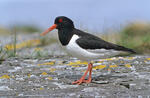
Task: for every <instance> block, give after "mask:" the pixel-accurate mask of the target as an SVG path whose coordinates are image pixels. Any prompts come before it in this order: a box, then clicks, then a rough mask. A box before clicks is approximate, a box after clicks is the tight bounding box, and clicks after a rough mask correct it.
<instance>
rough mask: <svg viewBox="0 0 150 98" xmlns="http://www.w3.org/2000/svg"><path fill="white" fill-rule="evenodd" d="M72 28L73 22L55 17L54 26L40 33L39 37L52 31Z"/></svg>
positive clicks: (63, 17)
mask: <svg viewBox="0 0 150 98" xmlns="http://www.w3.org/2000/svg"><path fill="white" fill-rule="evenodd" d="M72 28H74V24H73V21H72V20H71V19H69V18H67V17H65V16H59V17H56V19H55V21H54V24H53V25H52V26H51V27H49V28H48V29H47V30H46V31H44V32H43V33H41V35H46V34H47V33H48V32H50V31H52V30H54V29H58V30H61V29H72Z"/></svg>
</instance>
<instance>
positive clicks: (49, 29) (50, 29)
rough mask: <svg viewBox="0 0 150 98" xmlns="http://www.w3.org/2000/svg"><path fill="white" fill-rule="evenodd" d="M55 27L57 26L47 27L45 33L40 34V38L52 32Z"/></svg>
mask: <svg viewBox="0 0 150 98" xmlns="http://www.w3.org/2000/svg"><path fill="white" fill-rule="evenodd" d="M56 27H57V25H56V24H53V25H52V26H51V27H49V28H48V29H47V30H46V31H44V32H42V33H41V34H40V35H41V36H44V35H46V34H47V33H48V32H50V31H52V30H54V29H55V28H56Z"/></svg>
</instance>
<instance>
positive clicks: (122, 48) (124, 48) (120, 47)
mask: <svg viewBox="0 0 150 98" xmlns="http://www.w3.org/2000/svg"><path fill="white" fill-rule="evenodd" d="M116 48H117V50H120V51H126V52H130V53H133V54H135V53H136V52H135V51H134V50H133V49H129V48H126V47H123V46H119V45H117V47H116Z"/></svg>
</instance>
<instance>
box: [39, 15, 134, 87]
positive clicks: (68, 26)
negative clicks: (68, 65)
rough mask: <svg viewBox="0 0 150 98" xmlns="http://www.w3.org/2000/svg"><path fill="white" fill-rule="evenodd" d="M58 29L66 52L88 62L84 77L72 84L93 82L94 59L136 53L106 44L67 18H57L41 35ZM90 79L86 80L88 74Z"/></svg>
mask: <svg viewBox="0 0 150 98" xmlns="http://www.w3.org/2000/svg"><path fill="white" fill-rule="evenodd" d="M55 28H56V29H58V37H59V41H60V43H61V44H62V46H63V47H64V48H65V49H66V51H67V52H68V53H69V54H70V55H72V56H74V57H77V58H79V59H80V60H84V61H88V62H89V64H88V68H87V70H86V72H85V73H84V75H83V76H82V77H81V78H80V79H79V80H77V81H75V82H73V83H72V84H81V83H90V82H91V80H92V77H91V73H92V66H93V65H92V63H90V61H91V60H93V59H100V58H106V57H110V56H115V55H117V54H119V53H121V52H130V53H135V51H133V50H132V49H129V48H125V47H123V46H119V45H116V44H113V43H110V42H106V41H104V40H102V39H101V38H99V37H96V36H94V35H92V34H89V33H86V32H84V31H81V30H79V29H76V28H75V27H74V24H73V21H72V20H71V19H69V18H67V17H65V16H59V17H56V19H55V22H54V25H52V26H51V27H50V28H48V29H47V30H46V31H45V32H43V33H41V35H45V34H47V33H48V32H50V31H52V30H53V29H55ZM88 72H89V77H88V79H87V80H85V77H86V75H87V73H88Z"/></svg>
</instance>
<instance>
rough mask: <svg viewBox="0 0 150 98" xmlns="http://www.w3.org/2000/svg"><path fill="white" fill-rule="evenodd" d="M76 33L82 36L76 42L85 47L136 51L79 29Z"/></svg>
mask: <svg viewBox="0 0 150 98" xmlns="http://www.w3.org/2000/svg"><path fill="white" fill-rule="evenodd" d="M76 34H77V35H79V36H80V38H79V39H77V40H76V43H77V44H78V45H79V46H80V47H82V48H84V49H114V50H118V51H126V52H131V53H135V51H133V50H132V49H129V48H125V47H123V46H119V45H116V44H113V43H110V42H106V41H104V40H102V39H101V38H98V37H96V36H94V35H91V34H88V33H85V32H83V31H79V30H78V32H76Z"/></svg>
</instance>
